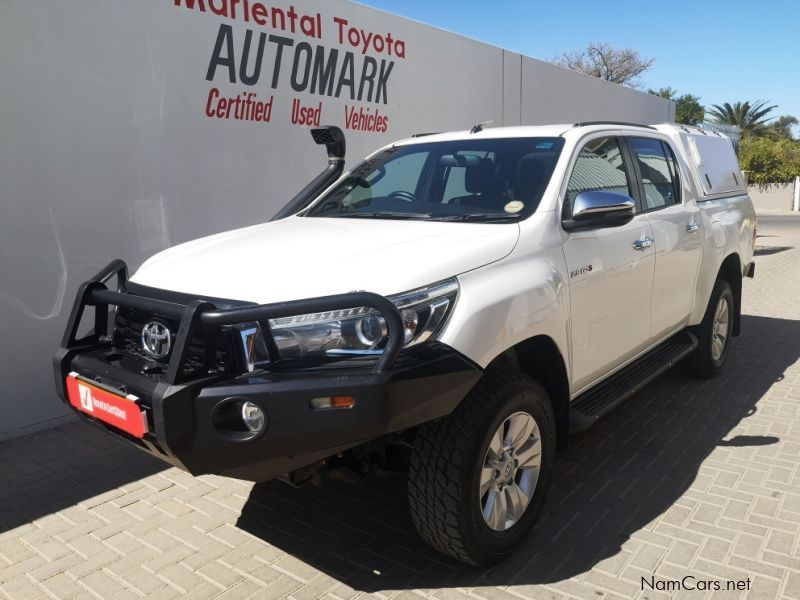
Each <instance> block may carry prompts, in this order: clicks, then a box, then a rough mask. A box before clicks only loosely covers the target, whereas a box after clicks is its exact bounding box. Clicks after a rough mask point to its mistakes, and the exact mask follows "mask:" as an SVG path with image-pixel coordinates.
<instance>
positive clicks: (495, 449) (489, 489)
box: [409, 372, 555, 565]
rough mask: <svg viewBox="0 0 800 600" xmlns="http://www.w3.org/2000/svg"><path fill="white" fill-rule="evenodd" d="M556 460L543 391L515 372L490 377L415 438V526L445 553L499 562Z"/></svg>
mask: <svg viewBox="0 0 800 600" xmlns="http://www.w3.org/2000/svg"><path fill="white" fill-rule="evenodd" d="M554 458H555V420H554V418H553V412H552V408H551V404H550V400H549V398H548V397H547V393H546V392H545V391H544V389H542V387H541V386H540V385H539V384H538V383H536V381H534V380H533V379H531V378H529V377H526V376H524V375H521V374H518V373H513V372H502V373H500V372H494V373H487V374H486V375H484V377H483V379H481V381H480V382H479V383H478V384H477V385H476V386H475V388H474V389H473V390H472V391H471V392H470V394H469V395H468V396H467V397H466V398H465V399H464V401H463V402H462V403H461V405H460V406H459V407H458V408H457V409H456V410H455V412H453V414H451V415H450V416H448V417H446V418H444V419H441V420H439V421H436V422H433V423H427V424H425V425H423V426H422V427H421V428H420V431H419V432H418V434H417V438H416V440H415V443H414V450H413V452H412V455H411V464H410V468H409V504H410V507H411V515H412V518H413V520H414V524H415V525H416V527H417V530H418V531H419V532H420V534H421V535H422V537H423V538H425V539H426V540H427V541H428V542H429V543H430V544H431V545H432V546H433V547H435V548H436V549H437V550H439V551H441V552H443V553H444V554H448V555H450V556H452V557H454V558H456V559H458V560H461V561H463V562H468V563H471V564H476V565H488V564H492V563H495V562H498V561H500V560H502V559H503V558H505V557H506V556H508V555H509V554H511V552H513V551H514V549H515V548H516V547H517V546H518V545H519V544H520V543H521V542H522V541H523V540H524V538H525V537H526V536H527V534H528V533H529V531H530V529H531V527H533V525H534V523H535V521H536V516H537V515H538V513H539V511H540V510H541V507H542V503H543V501H544V497H545V494H546V492H547V486H548V481H549V478H550V472H551V470H552V466H553V460H554Z"/></svg>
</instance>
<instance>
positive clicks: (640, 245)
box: [633, 237, 653, 250]
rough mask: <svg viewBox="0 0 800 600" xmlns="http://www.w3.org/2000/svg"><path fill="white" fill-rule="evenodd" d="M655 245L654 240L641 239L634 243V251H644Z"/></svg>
mask: <svg viewBox="0 0 800 600" xmlns="http://www.w3.org/2000/svg"><path fill="white" fill-rule="evenodd" d="M652 245H653V240H651V239H650V238H649V237H645V238H644V239H639V240H636V241H635V242H633V249H634V250H644V249H645V248H649V247H650V246H652Z"/></svg>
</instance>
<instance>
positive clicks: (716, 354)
mask: <svg viewBox="0 0 800 600" xmlns="http://www.w3.org/2000/svg"><path fill="white" fill-rule="evenodd" d="M733 316H734V298H733V291H732V290H731V286H730V284H729V283H728V282H727V281H725V280H724V279H717V281H716V283H715V284H714V289H713V291H712V292H711V299H710V300H709V302H708V307H707V308H706V314H705V316H704V317H703V321H702V322H701V323H700V325H698V326H697V327H694V328H693V333H694V334H695V335H696V336H697V338H698V340H699V344H698V346H697V348H695V350H694V352H692V353H691V354H690V355H689V356H688V357H687V360H686V367H687V369H688V371H689V372H690V373H691V374H692V375H695V376H697V377H702V378H709V377H713V376H715V375H716V374H717V373H719V372H720V370H722V367H723V366H724V365H725V360H726V359H727V358H728V349H729V348H730V341H731V337H732V335H733Z"/></svg>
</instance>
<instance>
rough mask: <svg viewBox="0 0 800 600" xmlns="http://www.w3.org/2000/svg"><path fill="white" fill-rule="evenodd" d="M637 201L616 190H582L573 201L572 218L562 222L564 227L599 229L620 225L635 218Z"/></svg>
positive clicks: (570, 228) (569, 229) (570, 229)
mask: <svg viewBox="0 0 800 600" xmlns="http://www.w3.org/2000/svg"><path fill="white" fill-rule="evenodd" d="M635 211H636V203H635V202H634V201H633V198H630V197H629V196H626V195H625V194H617V193H615V192H601V191H588V192H581V193H580V194H578V195H577V196H576V197H575V201H574V202H573V203H572V218H571V219H566V220H564V221H563V222H562V225H563V227H564V229H566V230H567V231H572V230H575V229H598V228H600V227H619V226H620V225H625V223H629V222H630V220H631V219H633V215H634V214H635Z"/></svg>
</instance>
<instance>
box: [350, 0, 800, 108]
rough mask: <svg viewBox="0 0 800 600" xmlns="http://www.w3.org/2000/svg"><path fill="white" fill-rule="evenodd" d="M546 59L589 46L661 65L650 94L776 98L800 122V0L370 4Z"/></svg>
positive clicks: (646, 78) (402, 0) (371, 0)
mask: <svg viewBox="0 0 800 600" xmlns="http://www.w3.org/2000/svg"><path fill="white" fill-rule="evenodd" d="M361 2H362V3H363V4H367V5H370V6H374V7H376V8H380V9H383V10H386V11H389V12H392V13H394V14H398V15H402V16H405V17H409V18H411V19H414V20H417V21H421V22H423V23H428V24H430V25H434V26H436V27H441V28H442V29H447V30H449V31H453V32H455V33H459V34H462V35H465V36H467V37H471V38H474V39H477V40H480V41H483V42H488V43H490V44H492V45H495V46H500V47H502V48H506V49H508V50H513V51H515V52H520V53H522V54H525V55H527V56H531V57H533V58H539V59H549V58H552V57H554V56H556V55H558V54H560V53H561V52H563V51H566V50H577V49H580V48H583V47H585V46H586V44H587V43H588V42H590V41H604V42H608V43H610V44H611V45H612V46H615V47H623V48H633V49H635V50H637V51H639V53H640V54H642V55H643V56H646V57H654V58H655V59H656V62H655V64H654V65H653V67H652V68H651V69H650V70H649V71H647V72H646V73H645V74H644V75H643V76H642V82H643V84H644V87H645V88H648V87H649V88H654V89H658V88H660V87H667V86H669V87H672V88H675V89H677V90H678V93H679V94H684V93H691V94H695V95H697V96H700V99H701V102H702V103H703V104H704V105H705V106H710V105H711V104H722V103H723V102H730V103H734V102H737V101H740V100H742V101H744V100H750V101H754V100H759V99H761V100H769V101H770V103H771V104H777V105H778V108H777V109H775V111H774V112H773V113H772V114H773V115H774V116H778V115H784V114H792V115H795V116H796V117H798V118H800V68H799V67H800V0H761V1H757V2H752V1H750V2H745V1H742V0H728V1H726V2H719V3H718V2H712V1H710V0H705V1H703V0H696V1H694V2H690V1H686V0H671V1H670V2H641V1H637V2H630V1H627V0H617V1H615V2H613V3H607V2H590V1H581V2H579V1H575V0H573V1H570V0H550V1H547V2H542V1H540V0H527V1H524V0H507V1H502V2H490V1H486V0H483V1H480V2H478V1H475V0H460V1H455V0H361Z"/></svg>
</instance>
